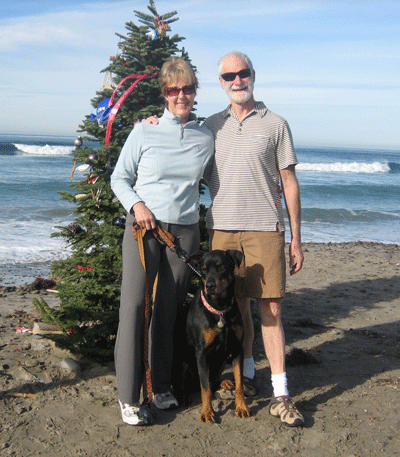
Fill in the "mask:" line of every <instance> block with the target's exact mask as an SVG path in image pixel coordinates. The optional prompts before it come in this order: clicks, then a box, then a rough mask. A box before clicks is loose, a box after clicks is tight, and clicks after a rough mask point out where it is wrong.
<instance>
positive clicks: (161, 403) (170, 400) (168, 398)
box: [153, 392, 179, 409]
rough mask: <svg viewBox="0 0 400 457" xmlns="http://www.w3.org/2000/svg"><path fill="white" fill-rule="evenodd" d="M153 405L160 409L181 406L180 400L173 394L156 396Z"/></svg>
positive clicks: (167, 393)
mask: <svg viewBox="0 0 400 457" xmlns="http://www.w3.org/2000/svg"><path fill="white" fill-rule="evenodd" d="M153 403H154V405H155V406H156V407H157V408H158V409H173V408H177V407H178V406H179V403H178V400H177V399H176V398H175V397H174V396H173V395H172V394H171V392H165V393H164V394H154V398H153Z"/></svg>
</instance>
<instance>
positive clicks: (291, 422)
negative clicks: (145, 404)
mask: <svg viewBox="0 0 400 457" xmlns="http://www.w3.org/2000/svg"><path fill="white" fill-rule="evenodd" d="M219 80H220V83H221V86H222V88H223V89H225V91H226V93H227V94H228V97H229V98H230V101H231V104H230V106H229V107H228V108H227V109H226V110H224V111H222V112H220V113H217V114H215V115H213V116H211V117H209V118H208V119H206V121H205V125H206V127H208V128H209V129H210V130H211V131H212V132H213V133H214V137H215V160H214V162H213V166H212V169H209V170H208V171H207V173H206V175H205V178H206V180H207V182H208V186H209V189H210V194H211V199H212V205H211V207H210V208H209V210H208V212H207V228H208V229H209V231H210V242H211V249H239V250H241V251H242V252H243V253H244V261H243V264H242V267H241V271H239V275H238V280H237V286H238V287H237V299H238V303H239V307H240V310H241V313H242V316H243V321H244V325H245V342H244V352H245V363H244V384H245V387H246V390H247V392H248V394H249V395H255V394H256V384H255V371H254V359H253V357H252V343H253V339H254V330H253V322H252V317H251V312H250V298H255V299H256V300H257V305H258V309H259V313H260V318H261V325H262V337H263V342H264V349H265V353H266V356H267V358H268V360H269V364H270V368H271V379H272V387H273V397H272V399H271V403H270V413H271V414H272V415H273V416H276V417H280V419H281V421H282V423H283V424H285V425H288V426H299V425H302V424H303V423H304V419H303V416H302V415H301V413H300V412H299V411H298V410H297V408H296V406H295V405H294V403H293V401H292V400H291V398H290V396H289V392H288V389H287V379H286V372H285V336H284V330H283V327H282V321H281V299H282V297H284V293H285V279H286V276H285V255H284V243H285V232H284V230H285V228H284V215H283V209H282V202H281V196H280V193H279V186H280V185H281V186H282V190H283V195H284V198H285V202H286V208H287V212H288V216H289V221H290V229H291V243H290V248H289V257H290V259H289V264H290V274H295V273H297V272H298V271H300V269H301V267H302V264H303V253H302V249H301V237H300V193H299V186H298V182H297V178H296V174H295V165H296V164H297V159H296V155H295V152H294V147H293V140H292V136H291V132H290V129H289V126H288V124H287V122H286V121H285V120H284V119H283V118H281V117H280V116H278V115H276V114H274V113H272V112H271V111H269V110H268V109H267V108H266V107H265V105H264V104H263V103H262V102H256V101H255V100H254V97H253V87H254V81H255V72H254V70H253V66H252V63H251V61H250V59H249V58H248V57H247V56H246V55H245V54H242V53H239V52H231V53H229V54H227V55H226V56H224V57H223V58H222V59H221V60H220V62H219Z"/></svg>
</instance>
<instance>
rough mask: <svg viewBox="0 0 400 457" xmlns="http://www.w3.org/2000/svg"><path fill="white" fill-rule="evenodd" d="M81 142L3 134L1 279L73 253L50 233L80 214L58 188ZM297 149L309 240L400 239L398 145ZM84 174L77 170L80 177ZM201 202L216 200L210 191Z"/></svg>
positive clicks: (62, 185) (394, 241)
mask: <svg viewBox="0 0 400 457" xmlns="http://www.w3.org/2000/svg"><path fill="white" fill-rule="evenodd" d="M74 139H75V137H58V136H25V135H0V170H1V173H0V284H2V281H3V284H4V281H5V279H4V278H5V276H7V274H8V276H9V274H10V273H9V272H13V271H15V269H17V270H18V271H20V270H21V268H23V267H26V268H28V267H29V268H30V269H33V270H35V268H36V271H32V273H29V274H27V277H28V276H29V275H30V276H29V278H28V279H30V278H31V276H34V275H35V274H36V273H37V268H38V265H41V266H43V268H44V271H45V272H46V271H47V270H48V267H49V265H50V263H51V262H52V261H54V260H57V259H60V258H65V257H67V256H68V247H67V246H66V245H65V244H64V241H63V240H61V239H58V238H51V237H50V235H51V233H53V232H55V231H57V228H56V227H57V226H59V225H66V224H69V223H70V222H72V221H73V219H74V217H73V214H72V208H73V207H74V206H73V205H72V204H70V203H68V202H66V201H63V200H60V196H59V194H58V193H57V192H59V191H65V190H70V188H69V185H70V183H71V181H70V175H71V170H72V153H73V150H74V148H75V146H74ZM296 153H297V156H298V160H299V164H298V165H297V167H296V171H297V177H298V180H299V184H300V190H301V201H302V239H303V242H308V241H312V242H317V243H328V242H333V243H340V242H350V241H370V242H379V243H386V244H400V224H399V222H400V151H399V150H397V151H394V150H386V149H367V148H357V149H354V148H353V149H352V148H341V147H305V146H297V147H296ZM85 174H86V172H81V171H75V174H74V180H75V181H77V180H82V179H83V178H84V176H85ZM201 200H202V202H203V203H204V204H205V205H206V206H208V205H209V204H210V199H209V196H208V195H207V194H205V195H204V196H202V197H201ZM287 227H288V226H287ZM8 276H7V277H8ZM8 280H9V279H8Z"/></svg>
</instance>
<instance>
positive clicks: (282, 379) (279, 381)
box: [271, 372, 289, 397]
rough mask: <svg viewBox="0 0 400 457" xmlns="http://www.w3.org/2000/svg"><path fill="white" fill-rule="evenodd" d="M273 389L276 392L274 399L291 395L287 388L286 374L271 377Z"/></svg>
mask: <svg viewBox="0 0 400 457" xmlns="http://www.w3.org/2000/svg"><path fill="white" fill-rule="evenodd" d="M271 381H272V389H273V391H274V397H282V396H283V395H289V391H288V388H287V378H286V372H285V373H280V374H273V375H271Z"/></svg>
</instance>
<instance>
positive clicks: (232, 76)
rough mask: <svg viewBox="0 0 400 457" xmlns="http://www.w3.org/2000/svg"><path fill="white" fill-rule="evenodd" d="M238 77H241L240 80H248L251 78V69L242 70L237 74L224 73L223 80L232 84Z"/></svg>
mask: <svg viewBox="0 0 400 457" xmlns="http://www.w3.org/2000/svg"><path fill="white" fill-rule="evenodd" d="M236 76H239V78H240V79H244V78H248V77H249V76H251V70H250V68H245V69H244V70H240V71H238V72H237V73H224V74H223V75H221V78H222V79H223V80H224V81H229V82H231V81H234V80H235V78H236Z"/></svg>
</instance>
